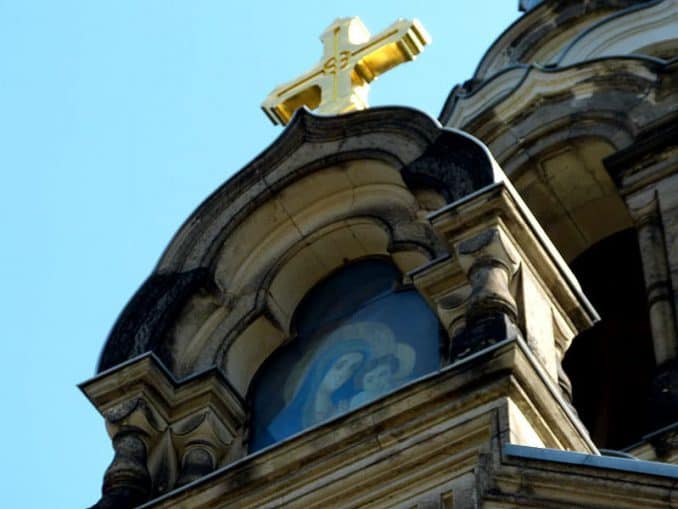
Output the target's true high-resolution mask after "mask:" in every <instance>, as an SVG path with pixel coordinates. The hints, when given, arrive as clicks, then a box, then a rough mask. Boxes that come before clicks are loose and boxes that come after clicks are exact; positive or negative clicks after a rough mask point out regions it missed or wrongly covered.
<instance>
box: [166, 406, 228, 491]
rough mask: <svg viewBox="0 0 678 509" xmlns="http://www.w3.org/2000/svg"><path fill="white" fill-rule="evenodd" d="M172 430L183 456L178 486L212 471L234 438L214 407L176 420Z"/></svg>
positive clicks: (175, 444) (181, 456)
mask: <svg viewBox="0 0 678 509" xmlns="http://www.w3.org/2000/svg"><path fill="white" fill-rule="evenodd" d="M172 434H173V441H174V446H175V449H176V451H177V454H178V456H179V457H180V458H181V469H180V475H179V478H178V480H177V483H176V485H177V486H183V485H184V484H188V483H190V482H193V481H195V480H196V479H199V478H200V477H202V476H204V475H206V474H208V473H210V472H212V471H213V470H214V469H215V468H216V467H217V465H219V463H220V462H221V460H222V458H223V457H224V456H225V454H226V451H228V449H229V446H230V445H231V443H232V442H233V440H234V433H233V432H232V431H231V430H230V429H229V428H228V426H226V425H225V423H223V422H222V421H221V420H220V419H219V418H218V417H217V416H216V415H215V414H214V412H212V410H210V409H207V410H204V411H200V412H198V413H195V414H192V415H189V416H187V417H184V418H183V419H181V420H179V421H177V422H175V423H173V424H172Z"/></svg>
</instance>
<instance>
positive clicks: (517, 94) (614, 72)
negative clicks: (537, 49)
mask: <svg viewBox="0 0 678 509" xmlns="http://www.w3.org/2000/svg"><path fill="white" fill-rule="evenodd" d="M667 72H668V73H672V72H673V69H672V65H671V62H664V61H661V60H658V59H655V58H648V57H644V56H633V55H632V56H623V57H602V58H598V59H595V60H591V61H588V62H586V63H583V64H574V65H570V66H567V67H552V68H545V67H540V66H537V65H529V66H528V65H518V66H514V67H511V68H509V69H506V70H504V71H502V72H500V73H497V74H496V75H495V76H493V77H492V78H490V79H489V80H486V81H485V82H483V84H482V86H480V87H479V88H476V89H474V90H472V91H465V90H464V89H462V88H459V87H456V88H455V89H454V90H453V91H452V92H451V94H450V96H449V97H448V99H447V101H446V104H445V106H444V107H443V110H442V112H441V114H440V120H441V122H442V123H444V124H445V125H447V126H448V127H457V128H460V129H464V130H465V131H467V132H470V133H472V134H473V135H474V136H476V137H479V138H480V139H482V140H483V141H484V142H485V143H490V142H491V140H490V138H488V135H489V133H491V132H492V131H497V129H498V128H499V129H500V128H502V127H503V126H507V125H510V124H513V123H514V122H515V121H516V118H518V119H521V118H522V117H524V116H526V115H530V114H532V113H533V111H534V110H540V109H542V107H549V105H551V104H556V103H558V102H559V101H560V102H563V101H569V100H577V101H581V100H588V101H589V102H591V101H592V100H593V99H598V98H602V101H603V102H607V103H611V97H607V98H606V97H603V94H605V95H610V94H616V95H617V96H619V94H621V93H626V94H627V96H626V97H625V101H626V102H625V103H619V104H617V105H613V106H612V107H613V108H616V109H617V110H619V112H620V113H621V114H624V115H628V114H629V113H630V112H629V111H628V110H629V103H631V104H635V103H639V102H640V103H642V102H643V101H644V102H645V103H647V106H648V108H647V109H648V111H647V114H648V115H651V116H656V115H657V114H660V112H659V111H658V110H659V109H658V108H654V107H653V103H652V101H653V100H655V98H654V97H653V94H657V93H658V92H660V91H661V90H662V87H664V88H665V89H666V91H669V92H670V86H671V85H670V83H667V84H665V85H662V76H663V75H664V74H665V73H667ZM666 91H664V93H665V92H666ZM594 94H597V96H595V97H594ZM639 100H640V101H639ZM565 106H568V105H567V104H564V105H563V109H567V108H566V107H565ZM574 106H575V108H574V109H575V111H577V110H581V111H585V109H582V108H580V107H578V106H577V105H574ZM641 120H642V119H641ZM646 123H647V121H646ZM491 149H492V153H493V154H494V155H495V157H497V153H496V147H491ZM499 159H500V158H499Z"/></svg>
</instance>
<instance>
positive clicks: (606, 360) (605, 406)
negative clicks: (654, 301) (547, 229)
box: [563, 230, 654, 449]
mask: <svg viewBox="0 0 678 509" xmlns="http://www.w3.org/2000/svg"><path fill="white" fill-rule="evenodd" d="M571 267H572V270H573V271H574V273H575V275H576V276H577V278H578V279H579V282H580V283H581V286H582V289H583V290H584V293H585V294H586V296H587V297H588V298H589V300H590V301H591V303H592V304H593V305H594V307H595V308H596V309H597V310H598V313H599V314H600V317H601V321H600V322H599V323H598V324H596V325H595V326H594V327H593V328H592V329H590V330H588V331H585V332H584V333H582V334H580V335H579V336H577V337H576V338H575V340H574V341H573V343H572V346H571V347H570V349H569V351H568V352H567V354H566V356H565V359H564V362H563V367H564V369H565V371H566V373H567V374H568V376H569V377H570V379H571V381H572V393H573V403H574V406H575V408H576V410H577V412H578V413H579V417H580V418H581V420H582V421H583V423H584V424H585V425H586V427H587V428H588V430H589V432H590V433H591V438H592V439H593V441H594V442H595V443H596V445H597V446H598V447H601V448H607V449H621V448H623V447H625V446H628V445H631V444H632V443H634V442H636V441H638V440H639V439H640V438H641V437H642V435H643V434H645V433H647V432H648V431H649V429H648V394H649V389H650V381H651V377H652V373H653V368H654V352H653V349H652V335H651V331H650V323H649V318H648V312H647V300H646V297H645V285H644V281H643V273H642V265H641V259H640V251H639V249H638V241H637V237H636V232H635V230H625V231H622V232H619V233H616V234H614V235H611V236H609V237H607V238H605V239H604V240H602V241H600V242H598V243H597V244H595V245H594V246H592V247H591V248H589V249H588V250H587V251H585V252H584V253H582V254H581V255H579V256H578V257H577V258H576V259H575V260H574V261H573V262H572V263H571Z"/></svg>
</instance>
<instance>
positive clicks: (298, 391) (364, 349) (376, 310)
mask: <svg viewBox="0 0 678 509" xmlns="http://www.w3.org/2000/svg"><path fill="white" fill-rule="evenodd" d="M441 339H442V331H441V326H440V323H439V321H438V318H437V316H436V315H435V313H434V312H433V311H432V310H431V309H430V308H429V306H428V304H427V303H426V301H425V300H424V299H423V298H422V297H421V296H420V295H419V293H418V292H417V291H416V290H415V289H414V288H413V287H412V286H411V285H404V284H403V275H402V273H401V272H400V270H399V268H398V267H396V266H395V265H394V264H393V262H392V261H391V260H389V259H388V258H385V257H376V258H375V257H370V258H365V259H362V260H358V261H354V262H352V263H349V264H347V265H344V266H342V267H340V268H339V269H337V270H335V271H334V272H332V273H331V274H329V275H328V276H327V277H325V278H324V279H323V280H322V281H319V282H318V283H317V284H316V285H314V286H313V287H312V288H311V289H310V291H308V292H307V293H306V294H305V295H304V298H303V300H301V301H300V302H299V305H298V306H297V307H296V309H295V311H294V317H293V320H292V324H291V334H290V338H289V341H287V342H285V344H283V345H281V346H280V347H279V348H277V349H276V350H275V351H274V352H272V353H271V354H270V355H268V356H267V358H266V360H265V362H264V363H262V365H261V367H259V369H258V370H257V373H256V376H255V377H254V378H253V380H252V383H251V384H250V387H249V390H248V391H247V400H248V402H249V407H250V409H251V421H250V426H249V430H250V433H249V450H250V452H254V451H257V450H259V449H261V448H263V447H267V446H269V445H273V444H275V443H277V442H279V441H281V440H284V439H286V438H289V437H291V436H292V435H294V434H296V433H299V432H301V431H303V430H305V429H308V428H310V427H312V426H315V425H318V424H321V423H323V422H325V421H327V420H330V419H333V418H335V417H339V416H341V415H343V414H345V413H347V412H350V411H352V410H355V409H357V408H360V407H362V406H365V405H367V404H369V403H370V402H372V401H374V400H376V399H379V398H381V397H383V396H385V395H387V394H388V393H390V392H392V391H394V390H396V389H397V388H398V387H401V386H402V385H404V384H406V383H407V382H408V381H411V380H414V379H416V378H419V377H421V376H423V375H426V374H428V373H430V372H433V371H435V370H437V369H438V368H439V367H440V350H441V346H442V345H441Z"/></svg>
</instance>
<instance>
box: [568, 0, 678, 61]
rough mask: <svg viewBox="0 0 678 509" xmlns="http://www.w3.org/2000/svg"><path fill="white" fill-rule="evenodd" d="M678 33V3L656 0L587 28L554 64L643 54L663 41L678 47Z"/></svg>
mask: <svg viewBox="0 0 678 509" xmlns="http://www.w3.org/2000/svg"><path fill="white" fill-rule="evenodd" d="M677 33H678V2H677V1H676V0H655V1H652V2H647V3H646V4H641V5H637V6H634V7H630V8H628V9H625V10H623V11H621V12H618V13H616V14H613V15H611V16H608V17H606V18H605V19H603V20H601V21H599V22H597V23H595V24H593V25H592V26H590V27H588V28H587V29H586V30H584V31H583V32H582V33H581V34H579V35H578V36H577V37H576V38H575V39H573V40H572V41H571V42H570V43H569V44H568V45H567V46H566V47H565V48H564V49H563V50H562V53H561V54H560V55H559V56H558V57H557V58H556V59H555V63H556V64H557V65H561V66H567V65H572V64H575V63H578V62H583V61H586V60H591V59H594V58H600V57H607V56H618V55H629V54H643V53H644V51H643V50H644V48H648V47H651V46H655V45H657V44H659V43H661V42H664V41H673V43H672V47H673V48H678V38H677V37H676V34H677ZM648 56H650V57H652V56H653V55H648Z"/></svg>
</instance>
